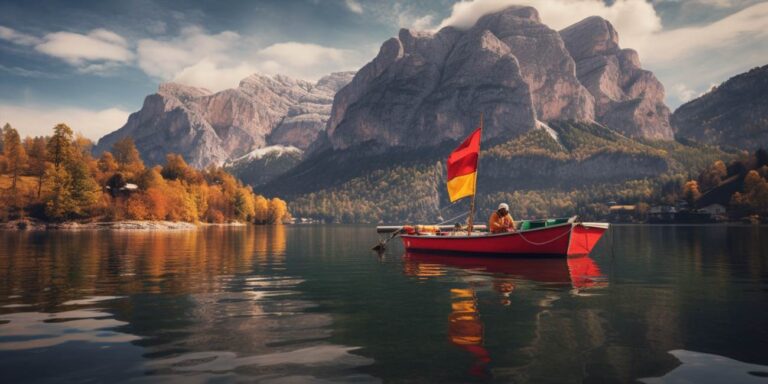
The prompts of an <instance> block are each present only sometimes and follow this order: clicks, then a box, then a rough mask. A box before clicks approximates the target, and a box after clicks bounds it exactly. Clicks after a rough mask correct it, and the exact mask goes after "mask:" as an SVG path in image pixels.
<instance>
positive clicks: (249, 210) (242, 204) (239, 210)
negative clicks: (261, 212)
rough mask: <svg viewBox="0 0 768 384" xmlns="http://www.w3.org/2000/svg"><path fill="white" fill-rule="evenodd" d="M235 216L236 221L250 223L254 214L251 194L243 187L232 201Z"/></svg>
mask: <svg viewBox="0 0 768 384" xmlns="http://www.w3.org/2000/svg"><path fill="white" fill-rule="evenodd" d="M233 205H234V210H235V216H236V218H237V219H238V220H242V221H252V220H253V218H254V215H255V213H256V211H255V209H256V207H255V205H254V199H253V192H251V190H250V189H248V188H245V187H240V188H238V189H237V191H236V192H235V198H234V201H233Z"/></svg>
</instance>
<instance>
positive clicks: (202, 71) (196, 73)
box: [172, 58, 258, 91]
mask: <svg viewBox="0 0 768 384" xmlns="http://www.w3.org/2000/svg"><path fill="white" fill-rule="evenodd" d="M255 72H258V70H257V69H256V68H255V67H253V66H252V65H249V64H247V63H240V64H238V65H236V66H233V67H225V66H222V65H221V64H219V63H216V62H215V61H213V60H210V59H208V58H204V59H202V60H200V61H199V62H197V63H195V64H193V65H191V66H188V67H185V68H184V69H182V70H181V71H179V72H178V73H177V74H176V75H175V76H174V77H173V78H172V80H173V81H175V82H177V83H181V84H187V85H192V86H195V87H202V88H206V89H209V90H212V91H220V90H223V89H227V88H233V87H236V86H237V85H238V84H239V83H240V80H242V79H244V78H246V77H248V76H250V75H252V74H254V73H255Z"/></svg>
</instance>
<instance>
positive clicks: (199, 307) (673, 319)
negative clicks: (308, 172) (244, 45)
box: [0, 225, 768, 383]
mask: <svg viewBox="0 0 768 384" xmlns="http://www.w3.org/2000/svg"><path fill="white" fill-rule="evenodd" d="M376 239H377V235H376V233H375V229H374V228H373V227H371V226H344V225H308V226H272V227H269V226H254V227H245V228H222V227H208V228H204V229H201V230H198V231H189V232H157V233H152V232H108V231H83V232H64V231H60V232H18V233H15V232H0V372H2V381H3V382H4V383H23V382H36V383H39V382H178V381H184V382H190V383H196V382H254V381H257V382H264V383H287V382H311V383H326V382H440V383H445V382H486V381H491V382H553V383H571V382H574V383H578V382H632V381H642V382H658V381H663V382H696V383H702V382H713V383H737V382H744V383H750V382H754V383H766V382H768V228H767V227H757V226H754V227H753V226H614V227H612V228H611V230H610V231H609V232H608V233H607V234H606V235H605V236H604V238H603V239H602V240H601V243H600V244H598V246H597V247H596V248H595V250H594V251H593V253H592V255H591V256H590V257H579V258H571V259H568V260H565V259H545V260H526V259H516V260H503V259H467V258H462V257H456V256H448V257H444V256H434V255H418V254H409V255H404V254H403V249H402V246H401V245H400V244H399V243H398V244H395V242H393V243H392V244H394V245H393V246H390V247H389V249H388V250H387V252H386V253H385V254H383V255H381V256H377V255H376V254H375V253H373V252H371V251H370V248H371V246H372V245H374V244H375V242H376Z"/></svg>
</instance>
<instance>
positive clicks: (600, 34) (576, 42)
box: [560, 16, 619, 61]
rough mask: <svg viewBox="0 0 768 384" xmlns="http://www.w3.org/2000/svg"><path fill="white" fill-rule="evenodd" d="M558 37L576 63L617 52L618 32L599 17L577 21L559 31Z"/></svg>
mask: <svg viewBox="0 0 768 384" xmlns="http://www.w3.org/2000/svg"><path fill="white" fill-rule="evenodd" d="M560 35H561V36H563V39H564V40H565V44H566V47H567V48H568V51H569V52H570V53H571V56H573V59H574V60H576V61H578V60H582V59H586V58H590V57H593V56H597V55H607V54H616V53H617V52H618V51H619V34H618V32H616V30H615V29H614V28H613V25H611V23H610V22H609V21H608V20H605V19H603V18H602V17H600V16H592V17H588V18H586V19H584V20H582V21H579V22H578V23H576V24H574V25H571V26H570V27H568V28H565V29H563V30H562V31H560Z"/></svg>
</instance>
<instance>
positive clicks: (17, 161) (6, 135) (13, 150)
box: [3, 124, 27, 195]
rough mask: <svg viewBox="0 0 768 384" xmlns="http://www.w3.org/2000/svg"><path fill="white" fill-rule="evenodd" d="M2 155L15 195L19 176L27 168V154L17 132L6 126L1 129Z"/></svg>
mask: <svg viewBox="0 0 768 384" xmlns="http://www.w3.org/2000/svg"><path fill="white" fill-rule="evenodd" d="M3 154H4V155H5V159H6V161H7V162H8V173H10V174H11V191H12V193H13V194H14V195H15V194H16V184H17V181H18V179H19V176H20V174H21V172H22V170H24V168H26V166H27V152H26V151H25V150H24V146H22V145H21V138H20V137H19V132H17V131H16V130H15V129H14V128H12V127H11V126H10V125H8V124H6V125H5V127H3Z"/></svg>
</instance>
